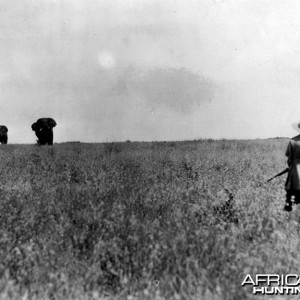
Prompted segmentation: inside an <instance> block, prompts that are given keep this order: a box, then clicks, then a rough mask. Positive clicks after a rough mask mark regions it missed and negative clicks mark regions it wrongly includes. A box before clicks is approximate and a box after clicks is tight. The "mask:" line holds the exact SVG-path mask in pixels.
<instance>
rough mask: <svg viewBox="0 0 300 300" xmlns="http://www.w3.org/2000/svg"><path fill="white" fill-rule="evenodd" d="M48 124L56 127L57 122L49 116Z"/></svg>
mask: <svg viewBox="0 0 300 300" xmlns="http://www.w3.org/2000/svg"><path fill="white" fill-rule="evenodd" d="M48 125H49V126H50V127H55V126H56V125H57V124H56V122H55V121H54V120H53V119H52V118H49V119H48Z"/></svg>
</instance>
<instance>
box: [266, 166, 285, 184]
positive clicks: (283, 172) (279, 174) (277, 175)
mask: <svg viewBox="0 0 300 300" xmlns="http://www.w3.org/2000/svg"><path fill="white" fill-rule="evenodd" d="M288 171H289V168H286V169H284V170H283V171H282V172H280V173H278V174H276V175H275V176H273V177H272V178H270V179H268V180H267V182H269V181H271V180H272V179H274V178H276V177H279V176H281V175H283V174H285V173H287V172H288Z"/></svg>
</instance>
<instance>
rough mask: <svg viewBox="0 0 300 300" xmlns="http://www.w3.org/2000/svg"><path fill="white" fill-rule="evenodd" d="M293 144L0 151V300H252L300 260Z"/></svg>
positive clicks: (27, 147) (175, 144) (110, 145)
mask: <svg viewBox="0 0 300 300" xmlns="http://www.w3.org/2000/svg"><path fill="white" fill-rule="evenodd" d="M286 145H287V140H280V139H276V140H275V139H274V140H257V141H225V140H222V141H211V140H203V141H193V142H172V143H163V142H161V143H158V142H157V143H133V142H131V143H108V144H80V143H78V144H77V143H76V144H58V145H54V146H53V147H37V146H33V145H6V146H2V147H0V168H1V171H2V172H1V173H0V212H1V213H0V278H1V280H0V299H127V300H130V299H230V300H232V299H233V300H234V299H251V297H252V296H251V293H252V291H251V290H249V289H247V288H244V287H241V282H242V280H243V279H244V277H245V275H246V274H248V273H249V274H252V275H254V274H257V273H278V274H288V273H297V271H298V270H299V267H300V260H299V258H300V254H299V253H300V252H299V247H300V244H299V239H298V233H299V223H298V215H297V210H296V211H294V212H292V213H286V212H284V211H282V207H283V205H284V190H283V184H284V178H279V179H275V180H274V181H272V182H271V183H269V184H265V181H266V180H267V179H268V178H269V177H271V176H272V175H274V174H276V173H277V172H279V171H281V169H283V168H285V158H284V151H285V147H286ZM230 199H231V200H232V201H231V204H230V206H228V203H229V202H228V201H229V200H230ZM256 299H257V298H256Z"/></svg>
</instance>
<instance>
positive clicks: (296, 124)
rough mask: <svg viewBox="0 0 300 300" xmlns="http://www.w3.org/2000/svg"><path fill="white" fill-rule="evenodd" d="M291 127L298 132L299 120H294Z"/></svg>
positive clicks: (299, 127) (299, 129)
mask: <svg viewBox="0 0 300 300" xmlns="http://www.w3.org/2000/svg"><path fill="white" fill-rule="evenodd" d="M292 127H293V129H295V130H296V131H297V132H300V122H294V123H292Z"/></svg>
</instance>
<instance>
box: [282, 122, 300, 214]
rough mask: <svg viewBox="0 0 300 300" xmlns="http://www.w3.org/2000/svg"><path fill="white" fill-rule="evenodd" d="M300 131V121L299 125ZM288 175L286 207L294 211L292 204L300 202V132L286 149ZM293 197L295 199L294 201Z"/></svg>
mask: <svg viewBox="0 0 300 300" xmlns="http://www.w3.org/2000/svg"><path fill="white" fill-rule="evenodd" d="M297 127H298V128H297V129H298V131H299V128H300V123H299V124H298V125H297ZM285 155H286V156H287V158H288V159H287V164H288V166H289V172H288V176H287V179H286V182H285V190H286V202H285V206H284V209H285V210H286V211H292V204H293V202H294V203H295V204H299V203H300V134H299V135H297V136H295V137H293V138H292V139H291V140H290V142H289V144H288V147H287V149H286V152H285ZM292 197H293V198H294V201H292Z"/></svg>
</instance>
